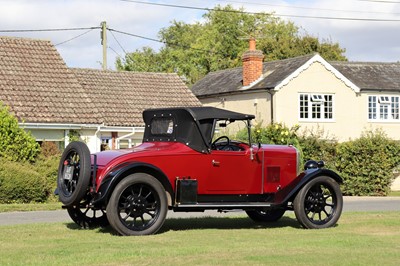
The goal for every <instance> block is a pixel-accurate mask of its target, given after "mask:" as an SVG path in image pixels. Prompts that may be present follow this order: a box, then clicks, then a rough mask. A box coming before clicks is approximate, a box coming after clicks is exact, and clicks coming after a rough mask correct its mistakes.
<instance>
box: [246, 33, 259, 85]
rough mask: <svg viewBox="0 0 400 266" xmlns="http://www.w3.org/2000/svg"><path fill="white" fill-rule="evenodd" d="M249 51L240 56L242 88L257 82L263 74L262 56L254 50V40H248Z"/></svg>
mask: <svg viewBox="0 0 400 266" xmlns="http://www.w3.org/2000/svg"><path fill="white" fill-rule="evenodd" d="M249 46H250V47H249V50H248V51H246V52H244V54H243V56H242V62H243V86H249V85H250V84H251V83H252V82H254V81H256V80H258V79H259V78H260V77H261V75H262V73H263V58H264V55H263V53H262V52H261V51H260V50H256V39H254V38H250V40H249Z"/></svg>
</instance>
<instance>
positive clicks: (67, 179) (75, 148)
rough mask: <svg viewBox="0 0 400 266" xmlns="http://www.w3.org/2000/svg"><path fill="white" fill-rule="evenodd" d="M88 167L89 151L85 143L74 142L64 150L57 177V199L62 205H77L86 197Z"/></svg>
mask: <svg viewBox="0 0 400 266" xmlns="http://www.w3.org/2000/svg"><path fill="white" fill-rule="evenodd" d="M90 166H91V163H90V151H89V149H88V147H87V146H86V144H85V143H83V142H78V141H74V142H71V143H70V144H69V145H68V146H67V147H66V148H65V150H64V152H63V154H62V155H61V160H60V164H59V167H58V177H57V188H58V193H59V199H60V201H61V202H62V203H63V204H64V205H66V206H72V205H77V204H79V202H80V201H81V200H82V198H83V197H84V196H85V195H86V193H87V190H88V187H89V182H90V171H91V170H90Z"/></svg>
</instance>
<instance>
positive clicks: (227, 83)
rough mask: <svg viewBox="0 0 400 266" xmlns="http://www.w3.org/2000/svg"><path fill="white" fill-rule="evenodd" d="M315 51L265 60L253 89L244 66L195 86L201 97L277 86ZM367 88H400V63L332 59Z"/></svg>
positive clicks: (397, 89)
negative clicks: (246, 81)
mask: <svg viewBox="0 0 400 266" xmlns="http://www.w3.org/2000/svg"><path fill="white" fill-rule="evenodd" d="M313 56H315V54H310V55H305V56H299V57H295V58H289V59H285V60H278V61H271V62H265V63H263V68H264V70H263V75H264V78H263V79H262V80H261V81H260V82H258V83H257V84H255V85H254V86H251V87H249V88H243V85H242V67H238V68H232V69H227V70H221V71H217V72H211V73H209V74H208V75H206V76H205V77H204V78H203V79H202V80H200V81H199V82H197V83H196V84H195V85H193V87H192V91H193V93H194V94H195V95H196V96H198V97H202V96H209V95H215V94H224V93H236V92H240V91H244V90H246V91H249V90H259V89H264V90H265V89H273V88H275V87H276V86H277V85H278V84H279V83H281V82H282V81H283V80H284V79H285V78H287V77H288V76H289V75H291V74H292V73H293V72H294V71H296V70H297V69H298V68H300V67H301V66H302V65H304V64H305V63H306V62H307V61H309V60H310V59H311V58H312V57H313ZM328 63H329V64H331V65H332V66H333V67H334V68H335V69H336V70H337V71H339V72H340V73H341V74H342V75H343V76H345V77H346V78H347V79H349V80H350V81H351V82H353V83H354V84H355V85H356V86H357V87H359V88H360V90H361V91H363V90H380V91H389V92H390V91H397V92H398V91H400V63H367V62H366V63H357V62H328Z"/></svg>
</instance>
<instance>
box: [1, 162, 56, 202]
mask: <svg viewBox="0 0 400 266" xmlns="http://www.w3.org/2000/svg"><path fill="white" fill-rule="evenodd" d="M48 191H49V187H48V186H47V182H46V178H45V177H43V176H41V175H40V174H39V173H38V172H36V171H35V169H33V168H32V165H30V164H29V163H24V162H13V161H8V160H4V159H3V160H1V162H0V203H29V202H44V201H46V200H47V197H48V196H49V193H48Z"/></svg>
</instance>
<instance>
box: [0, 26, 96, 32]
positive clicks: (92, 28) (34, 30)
mask: <svg viewBox="0 0 400 266" xmlns="http://www.w3.org/2000/svg"><path fill="white" fill-rule="evenodd" d="M94 29H100V27H98V26H97V27H82V28H58V29H28V30H2V29H0V32H7V33H12V32H43V31H74V30H94Z"/></svg>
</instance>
